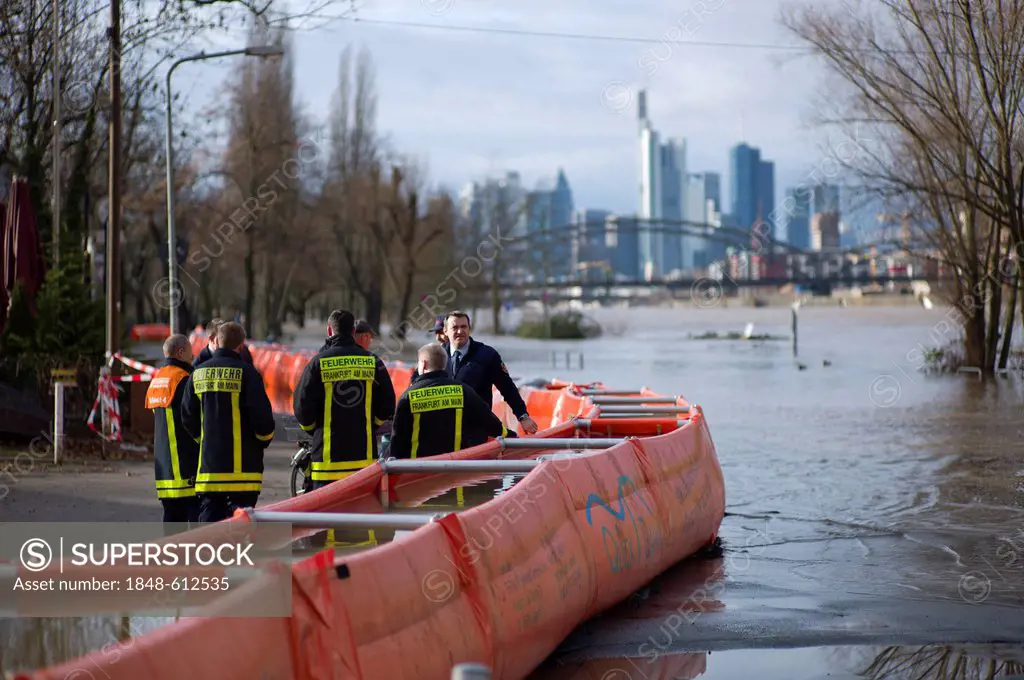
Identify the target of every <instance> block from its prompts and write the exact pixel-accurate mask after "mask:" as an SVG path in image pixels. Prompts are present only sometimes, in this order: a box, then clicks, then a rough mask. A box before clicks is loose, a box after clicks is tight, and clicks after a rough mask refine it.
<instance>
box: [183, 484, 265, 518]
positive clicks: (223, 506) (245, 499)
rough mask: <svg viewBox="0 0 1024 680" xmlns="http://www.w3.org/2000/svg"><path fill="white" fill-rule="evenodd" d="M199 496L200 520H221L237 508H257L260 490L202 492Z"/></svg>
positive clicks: (229, 515)
mask: <svg viewBox="0 0 1024 680" xmlns="http://www.w3.org/2000/svg"><path fill="white" fill-rule="evenodd" d="M197 496H198V498H199V521H200V522H219V521H221V520H222V519H227V518H228V517H231V515H232V513H234V511H235V508H255V507H256V501H257V500H259V497H260V492H259V491H246V492H244V493H201V494H197Z"/></svg>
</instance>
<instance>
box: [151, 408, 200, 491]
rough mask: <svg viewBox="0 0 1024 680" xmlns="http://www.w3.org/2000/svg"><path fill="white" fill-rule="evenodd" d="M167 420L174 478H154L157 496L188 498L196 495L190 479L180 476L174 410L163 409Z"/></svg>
mask: <svg viewBox="0 0 1024 680" xmlns="http://www.w3.org/2000/svg"><path fill="white" fill-rule="evenodd" d="M163 411H164V416H165V418H166V420H167V439H168V442H169V445H170V448H171V470H172V471H173V472H174V479H158V480H156V497H157V498H188V497H190V496H195V495H196V490H195V487H193V486H192V482H191V480H188V479H182V478H181V462H180V459H179V458H178V433H177V432H176V431H175V429H174V411H172V410H171V409H169V408H165V409H163Z"/></svg>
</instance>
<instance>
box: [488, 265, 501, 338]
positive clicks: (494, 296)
mask: <svg viewBox="0 0 1024 680" xmlns="http://www.w3.org/2000/svg"><path fill="white" fill-rule="evenodd" d="M500 262H501V257H500V256H499V255H498V254H495V256H494V263H493V265H492V267H491V319H492V321H493V322H494V334H495V335H501V334H502V332H501V292H500V291H499V290H498V274H499V272H500V271H501V266H500Z"/></svg>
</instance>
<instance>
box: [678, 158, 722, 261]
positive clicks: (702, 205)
mask: <svg viewBox="0 0 1024 680" xmlns="http://www.w3.org/2000/svg"><path fill="white" fill-rule="evenodd" d="M709 175H710V176H711V180H710V182H711V183H714V182H716V181H717V175H714V173H695V174H691V175H689V177H688V181H687V187H686V194H687V195H686V218H685V219H686V221H687V223H688V224H687V229H688V230H689V231H705V232H707V231H709V230H710V229H711V227H710V226H705V225H710V224H711V223H712V220H713V218H714V213H715V212H716V211H715V208H714V199H713V198H709V197H708V194H709V189H711V188H714V187H709ZM682 241H683V267H682V268H683V271H684V272H691V271H692V270H693V269H695V268H697V267H705V266H706V263H707V253H706V252H705V251H706V249H707V240H706V239H703V238H701V237H700V236H696V235H686V236H683V238H682Z"/></svg>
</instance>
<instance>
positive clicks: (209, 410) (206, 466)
mask: <svg viewBox="0 0 1024 680" xmlns="http://www.w3.org/2000/svg"><path fill="white" fill-rule="evenodd" d="M244 342H245V331H244V330H242V327H241V326H240V325H239V324H237V323H235V322H233V321H231V322H228V323H225V324H221V326H220V327H219V328H218V329H217V344H218V348H217V350H215V351H214V353H213V357H212V358H211V359H210V360H209V361H207V362H205V363H204V364H203V365H202V366H200V367H199V368H197V369H195V370H194V371H193V372H192V376H191V378H189V383H188V386H187V388H186V390H185V398H184V400H183V402H182V415H183V420H184V424H185V427H186V428H188V430H189V432H190V433H191V434H192V435H193V436H194V437H199V442H200V443H199V446H200V451H199V471H198V474H197V475H196V495H197V497H198V498H199V521H200V522H218V521H220V520H222V519H226V518H227V517H230V515H231V513H232V512H233V509H234V508H235V507H245V508H251V507H255V505H256V501H257V500H259V496H260V491H261V490H262V488H263V452H264V449H266V448H267V447H268V446H270V442H271V441H272V440H273V439H274V410H273V407H272V406H271V405H270V399H269V398H268V397H267V392H266V389H265V388H264V385H263V377H262V376H261V375H260V373H259V371H257V370H256V369H255V368H254V367H253V366H252V364H250V363H248V362H246V361H245V360H244V359H242V358H241V357H240V356H239V354H238V349H239V348H240V347H241V346H242V344H243V343H244Z"/></svg>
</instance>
